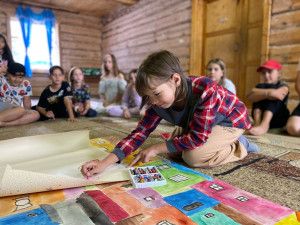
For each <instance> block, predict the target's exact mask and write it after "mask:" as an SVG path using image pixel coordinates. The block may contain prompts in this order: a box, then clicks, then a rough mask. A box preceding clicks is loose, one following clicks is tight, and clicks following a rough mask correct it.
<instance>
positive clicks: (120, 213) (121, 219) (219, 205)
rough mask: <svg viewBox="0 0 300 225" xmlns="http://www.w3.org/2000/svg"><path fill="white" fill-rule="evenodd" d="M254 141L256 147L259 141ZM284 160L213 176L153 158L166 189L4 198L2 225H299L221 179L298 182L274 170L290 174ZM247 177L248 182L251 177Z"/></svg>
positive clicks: (250, 161) (252, 159) (266, 159)
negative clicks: (257, 173) (256, 174)
mask: <svg viewBox="0 0 300 225" xmlns="http://www.w3.org/2000/svg"><path fill="white" fill-rule="evenodd" d="M117 139H118V138H116V137H107V138H106V140H104V139H99V138H97V139H92V140H91V143H92V144H93V145H95V146H97V147H99V150H100V148H101V149H104V148H105V149H106V151H107V152H110V151H112V149H113V148H114V144H111V142H109V141H108V140H111V141H112V142H115V141H117ZM268 140H271V139H268ZM256 141H257V143H258V141H259V140H258V139H257V140H256ZM263 141H265V142H266V140H263ZM263 141H260V142H259V143H263ZM259 145H260V144H259ZM135 154H137V151H136V152H134V153H133V155H131V156H130V157H128V158H127V159H126V162H127V163H129V162H130V161H131V160H132V159H133V157H134V155H135ZM286 154H288V153H286ZM286 154H284V155H282V156H280V157H278V155H276V157H274V156H273V157H272V156H267V155H266V154H250V155H249V157H247V158H246V159H244V160H243V161H240V162H238V163H235V164H230V165H228V166H227V168H226V167H222V168H220V169H219V170H214V171H213V170H206V172H207V171H209V172H210V173H211V172H212V173H213V176H210V175H208V174H207V173H202V172H199V171H196V170H192V169H190V168H187V167H185V166H183V165H181V164H178V163H175V162H172V161H169V160H167V159H165V160H162V159H161V158H155V159H153V161H151V162H149V163H147V164H140V165H139V166H145V165H146V166H156V167H157V168H158V169H159V171H160V173H161V174H162V175H163V176H164V177H165V179H166V181H167V184H166V185H164V186H157V187H152V188H151V187H150V188H133V186H132V185H131V183H130V181H124V182H116V183H107V184H101V185H93V186H87V187H78V188H71V189H64V190H57V191H49V192H43V193H34V194H26V195H20V196H10V197H3V198H0V217H1V218H0V224H1V225H2V224H14V225H16V224H17V225H19V224H20V225H21V224H22V225H23V224H66V225H67V224H68V225H71V224H72V225H77V224H78V225H83V224H84V225H93V224H117V225H125V224H130V225H137V224H145V225H146V224H147V225H148V224H149V225H150V224H151V225H153V224H156V225H172V224H178V225H182V224H188V225H193V224H213V225H215V224H216V225H217V224H218V225H220V224H228V225H231V224H243V225H244V224H249V225H250V224H267V225H268V224H270V225H271V224H278V225H279V224H282V225H288V224H291V225H293V224H295V225H296V224H299V222H298V220H299V221H300V215H299V214H298V213H297V212H295V211H294V210H293V209H292V208H289V207H286V206H282V205H280V204H277V203H274V202H272V201H269V200H267V199H265V198H262V197H259V196H257V195H255V194H253V193H250V192H247V191H244V190H242V189H240V188H238V187H236V186H234V185H232V184H228V183H227V182H226V181H224V179H221V178H226V177H227V176H231V177H232V176H234V175H236V174H237V172H238V173H239V174H240V171H241V170H245V169H251V170H258V171H260V173H266V174H269V175H271V176H282V177H286V178H287V177H288V179H289V180H291V181H293V182H299V177H297V176H296V175H295V174H299V173H298V171H296V170H295V168H297V167H295V166H294V167H292V168H294V172H293V169H286V171H285V173H282V172H280V171H277V170H272V168H275V167H276V168H277V167H281V166H286V168H290V167H289V165H291V164H290V163H289V162H290V161H294V160H290V158H291V154H288V155H286ZM282 157H283V158H282ZM284 162H285V163H284ZM262 171H263V172H262ZM248 175H249V177H250V176H251V175H253V174H248ZM246 179H247V178H246ZM291 188H292V187H291ZM267 190H268V187H267V186H266V187H265V191H267ZM298 190H299V189H298ZM297 215H298V218H297Z"/></svg>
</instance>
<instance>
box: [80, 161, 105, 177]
mask: <svg viewBox="0 0 300 225" xmlns="http://www.w3.org/2000/svg"><path fill="white" fill-rule="evenodd" d="M105 168H106V166H105V164H104V163H102V162H101V161H100V160H99V159H95V160H92V161H89V162H86V163H84V164H83V165H82V166H81V173H82V175H83V176H85V177H87V179H88V178H89V177H91V176H93V175H95V174H99V173H101V172H102V171H103V170H104V169H105Z"/></svg>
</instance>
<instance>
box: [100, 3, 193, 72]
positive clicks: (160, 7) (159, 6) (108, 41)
mask: <svg viewBox="0 0 300 225" xmlns="http://www.w3.org/2000/svg"><path fill="white" fill-rule="evenodd" d="M131 8H132V10H131V11H130V12H128V11H127V13H126V14H125V15H121V16H119V17H117V18H113V19H109V18H107V17H106V18H105V21H108V22H107V23H105V24H104V25H103V30H102V33H103V36H102V46H103V54H106V53H112V54H114V55H115V56H116V58H117V61H118V66H119V68H120V69H121V70H122V71H123V72H125V73H128V72H129V71H130V70H131V69H134V68H137V67H138V66H139V65H140V64H141V62H142V61H143V60H144V59H145V58H146V57H147V55H149V54H150V53H152V52H154V51H159V50H163V49H165V50H169V51H171V52H173V53H174V54H176V55H177V56H178V58H179V60H180V62H181V65H182V68H183V70H184V72H185V73H186V74H188V72H189V59H190V57H189V54H190V36H191V32H190V30H191V8H192V2H191V1H190V0H183V1H182V0H169V1H165V0H140V1H139V2H138V3H137V4H135V5H134V6H131ZM114 16H115V15H114ZM108 17H109V15H108Z"/></svg>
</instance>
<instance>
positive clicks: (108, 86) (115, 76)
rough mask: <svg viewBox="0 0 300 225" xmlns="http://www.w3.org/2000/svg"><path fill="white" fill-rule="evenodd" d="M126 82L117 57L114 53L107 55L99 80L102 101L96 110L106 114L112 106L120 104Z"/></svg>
mask: <svg viewBox="0 0 300 225" xmlns="http://www.w3.org/2000/svg"><path fill="white" fill-rule="evenodd" d="M126 84H127V82H126V80H125V77H124V75H123V73H121V71H120V70H119V68H118V64H117V60H116V57H115V56H114V55H113V54H107V55H105V56H104V60H103V65H102V76H101V79H100V82H99V95H100V99H101V102H100V104H99V105H98V107H97V109H96V111H97V112H98V113H100V114H106V113H107V109H108V108H109V107H110V106H113V105H120V104H121V99H122V96H123V93H124V92H125V88H126Z"/></svg>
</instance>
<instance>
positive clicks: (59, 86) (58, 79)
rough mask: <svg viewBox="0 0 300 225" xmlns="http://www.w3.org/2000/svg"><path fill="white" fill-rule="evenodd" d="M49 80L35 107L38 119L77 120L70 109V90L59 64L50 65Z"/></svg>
mask: <svg viewBox="0 0 300 225" xmlns="http://www.w3.org/2000/svg"><path fill="white" fill-rule="evenodd" d="M49 72H50V76H49V78H50V80H51V81H52V83H51V84H50V85H48V86H47V87H46V88H45V89H44V91H43V92H42V95H41V96H40V99H39V103H38V105H37V107H36V109H37V110H38V111H39V113H40V114H41V118H40V120H47V119H55V117H61V118H68V121H70V122H75V121H77V120H76V119H75V117H74V113H73V109H72V102H71V98H72V92H71V87H70V85H69V84H68V83H67V82H66V81H64V72H63V69H62V68H61V67H60V66H52V67H51V68H50V70H49Z"/></svg>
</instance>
